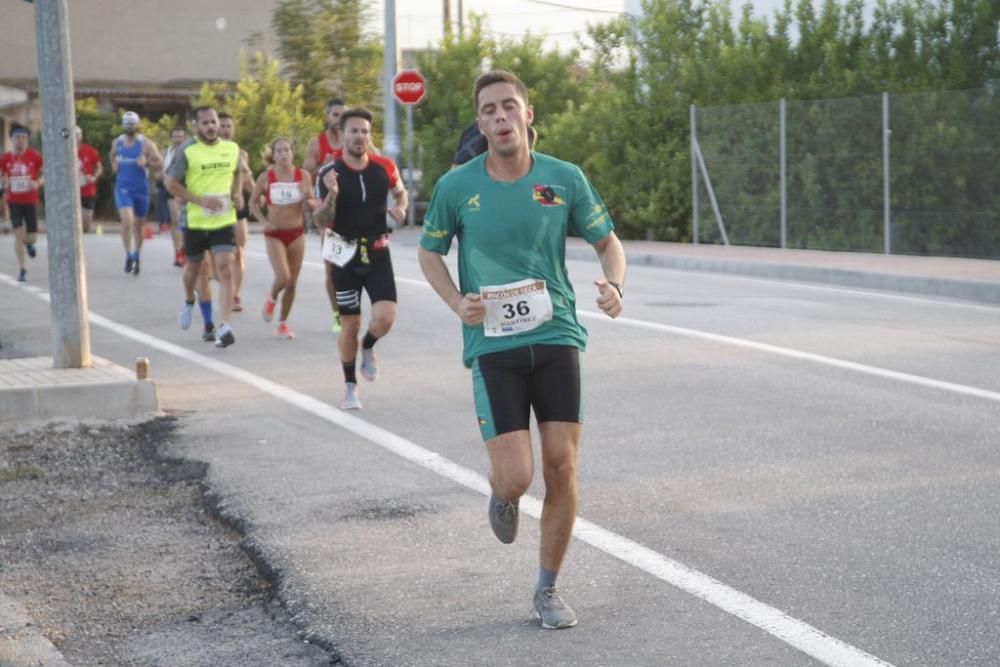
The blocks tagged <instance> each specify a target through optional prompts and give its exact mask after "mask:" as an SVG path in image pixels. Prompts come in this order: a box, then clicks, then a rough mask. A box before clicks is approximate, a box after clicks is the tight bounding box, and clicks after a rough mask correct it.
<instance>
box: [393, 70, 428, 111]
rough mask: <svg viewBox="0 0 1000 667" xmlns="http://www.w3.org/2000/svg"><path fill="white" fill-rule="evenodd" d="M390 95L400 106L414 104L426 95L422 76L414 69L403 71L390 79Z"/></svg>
mask: <svg viewBox="0 0 1000 667" xmlns="http://www.w3.org/2000/svg"><path fill="white" fill-rule="evenodd" d="M392 94H393V97H395V98H396V100H397V101H398V102H399V103H400V104H416V103H418V102H419V101H420V100H422V99H424V95H426V94H427V87H426V82H425V80H424V75H423V74H421V73H420V72H418V71H417V70H414V69H404V70H402V71H401V72H399V73H398V74H397V75H396V76H394V77H393V79H392Z"/></svg>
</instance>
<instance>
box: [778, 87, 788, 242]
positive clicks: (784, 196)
mask: <svg viewBox="0 0 1000 667" xmlns="http://www.w3.org/2000/svg"><path fill="white" fill-rule="evenodd" d="M778 116H779V118H780V125H781V136H780V138H779V139H778V142H779V153H780V155H781V247H782V248H787V247H788V176H787V174H786V168H787V166H788V161H787V155H786V154H785V98H784V97H782V98H781V101H780V102H779V103H778Z"/></svg>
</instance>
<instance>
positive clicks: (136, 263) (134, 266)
mask: <svg viewBox="0 0 1000 667" xmlns="http://www.w3.org/2000/svg"><path fill="white" fill-rule="evenodd" d="M132 275H133V276H138V275H139V258H138V257H136V258H135V259H134V260H132Z"/></svg>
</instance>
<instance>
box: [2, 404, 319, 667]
mask: <svg viewBox="0 0 1000 667" xmlns="http://www.w3.org/2000/svg"><path fill="white" fill-rule="evenodd" d="M178 425H179V424H178V420H177V419H176V418H174V417H158V418H155V419H152V420H149V421H144V422H141V423H136V422H123V421H117V422H101V423H91V424H81V423H77V422H74V423H50V424H46V425H39V426H36V427H34V428H31V429H24V428H17V427H11V426H2V427H0V594H2V595H5V596H7V597H9V598H11V599H12V600H13V601H14V602H16V603H17V604H19V605H20V606H21V607H22V608H23V610H24V611H25V612H26V613H27V615H28V616H29V617H30V619H31V621H32V622H33V624H34V625H35V626H36V627H37V628H38V629H39V630H41V632H42V634H44V636H45V637H47V638H48V639H49V640H50V641H51V642H52V643H53V644H54V645H55V646H56V647H57V648H58V649H59V651H60V652H61V653H62V654H63V656H64V657H65V658H66V660H68V661H69V662H70V663H71V664H72V665H78V666H83V665H116V666H118V665H142V666H143V667H159V666H163V667H167V666H170V667H175V666H177V665H185V666H188V667H219V666H226V665H239V666H244V665H246V666H250V665H261V666H265V665H266V666H268V667H272V666H275V665H282V666H288V667H298V666H300V665H301V666H308V667H313V666H319V665H331V664H339V663H338V662H337V661H336V659H335V658H333V657H331V655H330V654H329V653H327V652H326V651H324V650H322V649H321V648H320V647H318V646H315V645H313V644H310V643H308V642H306V641H304V640H303V639H302V638H301V636H300V635H299V634H298V633H297V628H296V627H295V625H294V624H293V623H292V622H291V621H290V619H289V617H288V614H287V613H286V611H285V609H284V608H283V607H282V606H281V604H280V602H279V601H278V600H277V599H276V598H275V596H274V593H273V591H272V588H271V585H270V583H269V582H268V581H267V579H266V578H264V577H262V576H261V574H260V573H259V571H258V570H257V569H256V568H255V566H254V565H253V563H252V562H251V560H250V559H249V558H248V556H247V554H246V553H245V552H244V551H243V550H242V549H241V546H240V535H239V534H237V533H236V532H235V531H233V530H231V529H230V528H228V527H227V526H225V525H223V524H222V523H220V522H219V521H218V520H217V519H216V518H215V517H214V516H213V514H212V512H211V508H210V507H208V505H207V502H206V500H205V494H204V488H203V484H202V481H203V479H204V476H205V472H206V466H205V465H204V464H202V463H198V462H191V461H182V460H177V459H168V458H163V457H161V456H160V455H159V452H160V451H163V447H164V445H165V444H166V443H167V442H169V440H170V438H172V437H174V433H175V430H176V429H177V427H178Z"/></svg>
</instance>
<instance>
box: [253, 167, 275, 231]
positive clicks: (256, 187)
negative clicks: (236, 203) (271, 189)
mask: <svg viewBox="0 0 1000 667" xmlns="http://www.w3.org/2000/svg"><path fill="white" fill-rule="evenodd" d="M266 187H267V171H266V170H265V171H262V172H260V176H258V177H257V182H256V183H254V184H253V192H251V193H250V212H251V213H253V217H255V218H257V220H258V221H260V222H261V224H263V225H264V229H265V230H266V229H268V228H269V227H271V221H270V220H268V219H267V216H266V215H264V210H263V209H262V208H261V207H260V198H261V195H263V194H264V188H266Z"/></svg>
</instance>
